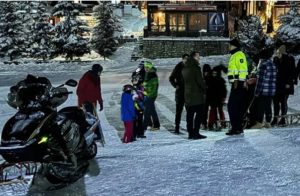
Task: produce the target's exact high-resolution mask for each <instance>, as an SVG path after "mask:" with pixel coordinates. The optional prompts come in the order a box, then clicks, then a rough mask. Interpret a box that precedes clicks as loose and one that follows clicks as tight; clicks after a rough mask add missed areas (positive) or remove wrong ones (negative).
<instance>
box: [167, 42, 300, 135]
mask: <svg viewBox="0 0 300 196" xmlns="http://www.w3.org/2000/svg"><path fill="white" fill-rule="evenodd" d="M229 50H230V54H231V56H230V59H229V62H228V67H227V68H226V67H225V66H222V65H219V66H215V67H213V68H211V67H210V66H209V65H208V64H205V65H203V69H202V72H203V73H202V72H201V68H200V64H199V60H200V56H199V52H192V53H191V55H188V54H184V55H183V56H182V61H181V62H180V63H179V64H177V65H176V66H175V68H174V69H173V71H172V73H171V75H170V78H169V80H170V83H171V84H172V86H173V87H174V88H176V93H175V101H176V115H175V133H177V134H179V133H180V118H181V113H182V111H183V108H184V106H185V108H186V112H187V116H186V122H187V131H188V133H189V139H204V138H206V136H203V135H201V134H200V133H199V130H200V127H201V125H202V127H203V129H207V128H208V129H209V130H214V129H216V128H217V129H219V128H225V127H226V123H225V116H224V112H223V105H224V102H225V100H226V96H227V88H226V82H225V80H224V79H223V78H222V71H223V72H224V73H227V77H228V82H229V83H230V85H231V89H230V94H229V99H228V114H229V119H230V124H231V129H230V130H229V131H228V132H227V133H226V135H238V134H241V133H243V129H244V128H245V127H247V128H262V127H266V128H269V127H271V126H274V125H285V124H286V119H285V116H284V115H286V114H287V109H288V107H287V100H288V97H289V95H291V94H293V93H294V85H296V84H297V81H298V79H300V78H299V73H300V60H299V62H298V65H297V66H296V65H295V59H294V58H293V57H292V56H291V55H289V54H287V52H286V47H285V45H281V46H280V47H278V48H277V50H276V52H275V54H274V49H273V48H271V47H269V48H263V49H261V50H260V52H259V54H258V56H257V57H256V58H255V60H254V61H253V64H252V65H251V66H249V67H252V69H248V62H247V59H246V55H245V53H244V52H242V51H241V45H240V43H239V41H238V40H237V39H233V40H231V41H230V42H229ZM272 102H273V107H274V109H273V111H274V115H272ZM248 110H249V113H248ZM280 111H281V113H280ZM246 115H248V116H247V117H248V118H249V121H247V122H246V121H245V117H246ZM272 117H273V119H272ZM216 122H218V126H215V125H216ZM245 123H246V124H245Z"/></svg>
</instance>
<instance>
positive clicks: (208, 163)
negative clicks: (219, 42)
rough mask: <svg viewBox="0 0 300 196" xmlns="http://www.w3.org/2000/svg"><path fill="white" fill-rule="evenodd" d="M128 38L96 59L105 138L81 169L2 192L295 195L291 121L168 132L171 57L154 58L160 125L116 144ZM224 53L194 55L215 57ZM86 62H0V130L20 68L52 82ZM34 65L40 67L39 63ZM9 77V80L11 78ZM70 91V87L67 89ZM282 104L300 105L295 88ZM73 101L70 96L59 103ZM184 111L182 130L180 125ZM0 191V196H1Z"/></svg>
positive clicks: (296, 147)
mask: <svg viewBox="0 0 300 196" xmlns="http://www.w3.org/2000/svg"><path fill="white" fill-rule="evenodd" d="M132 50H133V45H132V44H127V45H125V46H123V47H122V48H121V49H120V50H119V51H118V52H117V53H116V54H115V55H114V56H113V57H111V58H110V59H109V60H107V61H103V60H99V61H96V62H100V63H101V64H103V65H104V68H105V69H104V72H103V75H102V83H103V86H102V88H103V96H104V100H105V111H104V112H100V117H101V123H102V126H103V131H104V135H105V139H106V142H107V144H106V146H105V147H104V148H102V147H100V146H99V153H98V155H97V156H96V158H95V159H94V160H92V161H91V162H90V168H89V172H88V173H87V174H86V176H85V177H84V178H82V179H80V180H78V181H77V182H76V183H74V184H72V185H70V186H68V187H66V188H64V189H61V190H57V191H51V192H50V191H46V190H45V189H46V188H47V187H49V186H50V185H49V183H48V182H47V181H46V180H45V179H43V178H42V177H41V176H37V177H36V178H35V180H34V183H33V185H32V186H28V185H26V184H25V185H24V184H18V185H13V186H8V185H5V186H4V185H2V186H0V190H1V194H2V195H54V194H55V195H187V196H190V195H297V194H298V192H299V190H300V173H299V171H300V165H299V162H300V155H299V153H298V152H299V151H300V132H299V128H298V127H293V128H281V129H278V128H277V129H262V130H246V131H245V134H244V136H235V137H228V136H225V130H223V131H222V132H208V131H202V133H203V134H204V135H207V136H208V138H207V139H205V140H197V141H191V140H187V133H186V132H185V131H184V130H183V131H182V132H183V133H184V134H182V135H179V136H178V135H173V134H172V133H170V132H169V131H168V130H170V129H173V120H174V112H175V102H174V89H173V88H172V87H171V86H170V85H169V82H168V76H169V74H170V71H171V69H172V68H173V67H174V65H175V64H176V63H177V62H178V61H179V59H164V60H162V59H157V60H154V62H155V64H156V65H157V67H158V73H159V78H160V89H159V96H158V99H157V110H158V114H159V117H160V120H161V125H162V126H161V130H160V131H157V132H150V131H147V132H146V136H147V138H146V139H139V140H138V141H136V142H134V143H130V144H122V143H121V141H120V137H119V136H120V135H122V131H123V125H122V122H121V121H120V119H119V110H120V106H119V102H120V93H121V87H122V85H123V84H125V83H128V82H130V80H129V76H130V72H131V71H132V70H134V68H135V67H136V65H137V64H138V62H130V61H129V57H130V55H129V54H130V52H131V51H132ZM227 58H228V57H227V56H219V57H210V58H202V64H204V62H210V63H211V64H213V63H215V64H218V63H219V61H220V60H224V61H225V60H226V59H227ZM91 64H92V62H90V63H85V64H80V63H79V64H74V65H67V64H66V65H65V66H56V65H57V64H55V63H54V64H51V63H49V64H47V65H39V67H37V66H35V65H34V64H32V63H28V64H25V65H19V66H18V67H14V68H12V67H7V66H2V64H0V85H1V87H0V129H2V127H3V125H4V123H5V122H6V121H7V119H8V118H9V117H10V116H11V115H13V114H14V112H15V110H14V109H12V108H10V107H9V106H8V105H7V104H6V103H5V97H6V94H7V92H8V89H9V86H10V85H12V84H14V82H15V81H17V80H19V79H21V78H23V76H25V75H26V73H28V72H34V73H35V74H38V75H45V76H49V77H50V79H51V81H52V82H53V83H54V84H55V85H58V84H60V83H61V82H63V81H64V80H66V79H68V78H74V79H77V80H78V79H79V78H80V76H81V75H82V73H84V72H85V71H86V70H88V69H89V67H90V65H91ZM40 66H42V67H40ZM11 78H14V79H11ZM70 90H75V89H74V88H70ZM295 92H296V93H295V95H294V96H291V98H290V101H289V103H290V104H289V106H290V107H291V108H292V109H294V110H299V111H300V105H299V92H300V89H299V87H297V89H296V91H295ZM74 104H76V96H75V95H71V96H70V99H69V100H68V101H67V102H66V103H65V104H64V106H66V105H74ZM184 119H185V114H184V115H183V118H182V129H184V128H185V121H184ZM1 194H0V195H1Z"/></svg>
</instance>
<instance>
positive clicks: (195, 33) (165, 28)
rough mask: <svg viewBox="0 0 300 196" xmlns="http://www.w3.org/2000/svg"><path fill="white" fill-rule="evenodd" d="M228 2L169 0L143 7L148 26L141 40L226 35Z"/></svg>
mask: <svg viewBox="0 0 300 196" xmlns="http://www.w3.org/2000/svg"><path fill="white" fill-rule="evenodd" d="M228 6H229V2H216V1H212V2H210V1H201V2H200V1H198V2H195V1H183V2H182V1H176V2H173V1H170V2H157V1H155V2H151V1H149V2H148V4H147V21H148V24H147V26H146V27H145V29H144V37H148V36H157V35H166V36H175V37H182V36H184V37H199V36H206V35H213V36H225V37H226V36H228V17H227V15H228V9H229V7H228Z"/></svg>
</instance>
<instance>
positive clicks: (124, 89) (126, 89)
mask: <svg viewBox="0 0 300 196" xmlns="http://www.w3.org/2000/svg"><path fill="white" fill-rule="evenodd" d="M132 89H133V86H132V85H131V84H125V85H124V86H123V92H128V91H132Z"/></svg>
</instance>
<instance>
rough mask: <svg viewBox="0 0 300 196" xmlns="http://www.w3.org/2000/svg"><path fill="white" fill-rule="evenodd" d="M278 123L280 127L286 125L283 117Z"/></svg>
mask: <svg viewBox="0 0 300 196" xmlns="http://www.w3.org/2000/svg"><path fill="white" fill-rule="evenodd" d="M278 125H279V126H282V127H284V126H286V122H285V118H281V119H280V121H279V122H278Z"/></svg>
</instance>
